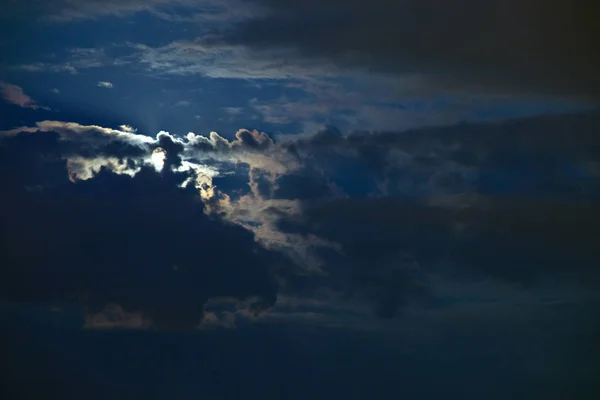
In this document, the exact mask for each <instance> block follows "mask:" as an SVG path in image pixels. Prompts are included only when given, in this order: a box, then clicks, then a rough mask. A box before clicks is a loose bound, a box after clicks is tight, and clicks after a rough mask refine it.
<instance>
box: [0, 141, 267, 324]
mask: <svg viewBox="0 0 600 400" xmlns="http://www.w3.org/2000/svg"><path fill="white" fill-rule="evenodd" d="M61 147H62V144H61V143H60V142H59V140H58V136H57V135H51V134H44V135H39V134H38V135H36V134H21V135H18V136H14V137H7V138H4V139H3V140H2V147H1V150H2V157H1V158H2V165H1V168H0V171H1V173H2V180H3V182H4V184H5V189H6V190H7V193H9V194H8V195H7V196H3V198H2V201H1V202H2V204H1V207H0V209H2V210H3V211H1V212H0V213H1V214H2V215H1V217H0V218H1V220H2V221H3V224H2V231H1V235H2V257H3V262H2V265H3V268H2V271H1V272H0V273H1V274H2V279H1V281H2V284H1V288H0V289H1V290H0V293H1V295H2V297H3V298H4V299H8V300H12V301H43V302H50V303H54V304H57V305H61V304H70V303H72V302H73V301H75V302H79V303H81V304H83V305H84V306H85V307H86V309H87V313H88V314H89V315H90V318H91V319H90V320H89V321H88V322H89V324H91V325H103V326H104V325H107V324H108V322H107V318H108V319H109V320H110V319H114V318H117V319H126V320H127V321H129V322H127V324H131V323H133V322H135V321H138V320H140V321H141V320H143V321H151V322H149V323H150V324H151V326H153V327H156V328H168V329H190V328H193V327H195V326H197V325H198V324H199V323H200V321H201V320H202V317H203V304H204V303H205V302H206V301H207V300H208V299H209V298H212V297H223V296H229V297H236V298H239V299H244V298H250V297H252V298H255V299H259V300H257V301H258V302H259V303H257V302H256V301H255V305H254V306H255V307H257V308H263V307H268V306H269V305H270V304H273V303H274V301H275V295H276V292H275V285H274V282H273V281H272V278H271V275H270V266H271V265H272V261H270V260H271V259H272V258H273V256H272V255H270V253H269V252H268V251H266V250H264V249H262V248H260V247H259V246H257V244H256V243H255V241H254V238H253V235H252V234H251V233H250V232H248V231H246V230H245V229H243V228H241V227H239V226H235V225H231V224H227V223H223V222H222V221H218V220H213V219H210V218H208V217H207V216H206V215H205V214H204V212H203V210H204V207H203V204H202V202H201V201H200V199H199V197H198V195H197V192H196V190H195V189H193V188H191V189H182V188H179V182H181V181H182V180H184V179H185V176H182V174H179V173H174V172H169V171H167V170H165V171H164V173H162V174H159V173H157V172H155V171H153V170H152V169H150V168H149V167H142V168H141V169H140V170H139V172H138V173H137V174H136V175H135V176H134V177H130V176H127V175H116V174H114V173H113V172H110V171H109V170H107V169H105V168H102V169H101V170H100V171H99V172H98V173H97V174H95V175H94V179H88V180H83V181H77V183H72V182H71V181H69V179H68V174H67V164H66V161H64V160H63V159H62V155H61V153H62V150H61ZM40 150H42V151H44V154H45V157H44V159H40V158H39V154H40V153H37V152H38V151H40ZM31 159H37V163H36V164H33V163H32V162H31V161H30V160H31ZM15 171H17V172H16V173H15ZM28 183H29V184H28ZM23 237H28V239H27V240H26V241H23V240H22V238H23ZM32 248H35V249H36V251H35V252H31V251H28V249H32ZM150 248H152V250H149V249H150ZM109 304H117V305H118V306H119V307H118V308H117V309H116V310H119V312H118V313H116V314H115V313H114V312H111V313H108V314H110V315H113V316H112V317H110V318H109V317H108V316H107V315H108V314H107V311H106V309H105V307H106V306H107V305H109ZM103 309H104V311H102V310H103ZM113 310H115V309H114V308H113ZM101 312H102V313H101ZM99 313H100V314H99ZM93 315H96V316H94V317H92V316H93ZM115 315H116V317H115ZM128 315H129V316H131V317H129V316H128ZM135 315H141V316H143V317H134V316H135ZM139 318H142V319H139ZM121 322H123V321H121ZM144 323H145V322H144Z"/></svg>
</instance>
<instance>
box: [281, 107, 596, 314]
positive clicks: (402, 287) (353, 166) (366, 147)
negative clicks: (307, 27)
mask: <svg viewBox="0 0 600 400" xmlns="http://www.w3.org/2000/svg"><path fill="white" fill-rule="evenodd" d="M598 126H600V115H598V114H597V113H595V114H586V115H565V116H555V117H539V118H531V119H526V120H519V121H509V122H504V123H499V124H458V125H455V126H450V127H441V128H430V129H419V130H414V131H409V132H401V133H398V132H390V133H372V134H370V133H355V134H351V135H348V136H344V135H342V134H341V133H340V132H339V131H337V130H335V129H333V128H330V129H327V130H325V131H323V132H321V133H320V134H318V135H316V136H314V137H313V138H309V139H305V140H300V141H296V142H294V143H286V144H284V145H283V147H284V148H285V149H287V151H289V152H290V153H291V154H293V155H294V157H297V158H298V159H299V160H302V161H301V162H300V164H301V165H303V167H302V168H301V169H300V171H296V172H294V173H293V174H287V175H283V176H282V177H280V178H279V179H278V181H277V185H276V190H275V191H274V195H273V198H284V199H289V198H295V199H299V200H301V201H300V203H299V206H298V207H299V209H298V210H297V211H296V212H295V213H294V214H293V215H291V214H286V213H285V212H280V213H278V211H277V210H271V212H272V213H273V215H276V216H277V218H278V219H277V222H276V224H277V227H278V229H279V230H280V231H282V232H287V233H290V234H294V235H309V234H310V235H315V236H317V237H319V238H321V239H324V240H326V241H327V243H336V244H338V245H339V246H340V248H339V251H336V250H333V249H332V248H327V247H326V246H322V247H319V246H313V247H311V248H310V249H309V251H313V252H315V253H316V255H317V257H318V258H319V259H320V260H321V267H320V268H321V270H323V271H324V272H325V273H324V276H303V277H299V276H297V275H296V276H286V277H285V279H286V282H287V286H286V288H287V289H289V290H292V291H297V292H298V293H315V292H314V291H315V290H317V289H319V288H320V289H322V288H329V289H333V290H335V291H337V292H339V293H345V295H346V296H349V297H348V298H353V299H358V300H362V301H367V302H368V303H370V304H371V305H372V307H373V308H374V309H375V311H376V312H377V314H378V315H380V316H385V317H391V316H393V315H395V314H396V313H397V311H398V310H399V309H400V308H401V307H402V306H403V305H405V304H407V303H410V302H413V301H418V302H422V301H423V302H429V301H433V300H434V298H432V296H433V297H435V294H434V293H431V290H430V289H431V282H430V281H431V279H432V277H435V276H439V275H438V274H441V275H444V274H447V273H450V274H451V275H454V276H460V277H464V278H465V279H489V278H491V279H494V280H496V281H498V282H502V284H507V283H508V284H519V285H525V286H529V285H533V284H535V283H536V282H540V281H544V280H549V281H554V282H557V281H559V280H561V279H565V282H567V281H568V282H571V283H576V282H578V281H580V280H581V281H585V282H587V283H588V284H589V285H591V286H592V287H594V285H597V284H598V282H599V280H598V278H599V277H600V275H599V272H600V271H598V269H597V265H598V260H600V252H599V251H598V248H600V231H599V230H598V226H599V225H598V224H599V223H600V207H599V206H598V200H599V199H600V181H599V179H598V178H599V175H598V174H597V172H596V171H595V170H594V168H592V167H591V166H592V165H597V164H598V162H599V161H600V158H599V156H598V154H600V153H599V151H598V150H599V149H600V137H599V136H598V135H597V132H598ZM307 181H308V182H310V183H307ZM331 188H336V189H337V192H336V191H333V190H331ZM327 189H329V190H327ZM382 196H383V197H382Z"/></svg>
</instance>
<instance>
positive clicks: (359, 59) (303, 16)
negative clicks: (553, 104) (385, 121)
mask: <svg viewBox="0 0 600 400" xmlns="http://www.w3.org/2000/svg"><path fill="white" fill-rule="evenodd" d="M247 2H248V3H250V4H260V5H261V6H264V7H266V8H267V9H268V10H269V11H270V12H269V13H267V14H266V15H264V16H260V17H257V18H255V19H251V20H246V21H242V22H241V23H240V24H238V25H235V26H234V27H233V28H232V29H231V31H230V32H229V33H228V34H226V35H225V37H224V38H223V42H224V43H228V44H231V45H244V46H249V47H250V48H252V49H255V50H260V51H265V50H271V51H273V52H274V53H273V55H274V58H275V59H276V60H277V59H280V58H278V57H277V56H276V54H277V53H276V52H277V51H278V50H279V49H282V48H285V49H294V50H295V51H297V53H298V54H299V55H300V56H301V57H302V58H304V59H313V60H322V59H327V60H330V61H332V62H334V63H336V64H338V65H343V66H346V67H350V68H354V67H355V68H361V69H369V70H373V71H379V72H381V73H384V74H392V75H393V74H400V75H401V74H406V73H421V74H424V75H425V76H426V77H427V79H428V80H430V81H431V82H432V83H434V84H436V85H438V86H442V87H443V86H446V87H449V88H452V89H454V90H459V91H469V90H483V91H492V92H496V93H503V92H507V91H508V92H513V93H514V92H517V93H519V92H521V93H522V92H525V93H527V92H532V93H538V94H545V95H558V96H574V97H582V98H593V99H596V100H597V99H598V96H600V81H599V79H598V76H597V74H596V72H595V71H597V70H598V67H599V65H600V58H599V57H598V54H599V53H598V51H597V50H598V49H597V43H598V40H599V38H600V32H599V29H598V26H597V24H596V23H595V21H596V20H597V17H598V15H599V14H598V12H599V9H598V7H597V4H595V2H593V1H591V0H578V1H574V2H573V1H572V2H563V1H542V0H526V1H517V0H514V1H512V0H511V1H496V0H493V1H485V2H481V1H477V0H463V1H460V2H439V1H435V0H430V1H416V0H415V1H413V0H404V1H390V0H376V1H362V0H353V1H348V2H340V1H338V0H326V1H316V0H315V1H308V2H303V3H302V4H296V3H294V4H292V3H290V2H279V1H276V0H247Z"/></svg>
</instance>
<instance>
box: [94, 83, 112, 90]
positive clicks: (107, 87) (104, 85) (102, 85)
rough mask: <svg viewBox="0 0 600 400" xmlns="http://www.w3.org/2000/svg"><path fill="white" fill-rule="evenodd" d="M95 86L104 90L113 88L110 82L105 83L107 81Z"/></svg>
mask: <svg viewBox="0 0 600 400" xmlns="http://www.w3.org/2000/svg"><path fill="white" fill-rule="evenodd" d="M96 86H98V87H101V88H106V89H112V88H113V87H114V85H113V84H112V83H111V82H107V81H99V82H98V83H97V84H96Z"/></svg>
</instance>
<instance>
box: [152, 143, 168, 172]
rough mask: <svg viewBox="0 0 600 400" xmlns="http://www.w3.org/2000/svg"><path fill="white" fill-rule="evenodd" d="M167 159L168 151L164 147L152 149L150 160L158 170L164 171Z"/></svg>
mask: <svg viewBox="0 0 600 400" xmlns="http://www.w3.org/2000/svg"><path fill="white" fill-rule="evenodd" d="M166 159H167V151H166V150H165V149H163V148H162V147H157V148H155V149H154V151H152V155H151V156H150V162H151V163H152V165H153V166H154V169H156V171H157V172H160V171H162V169H163V168H164V166H165V160H166Z"/></svg>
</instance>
